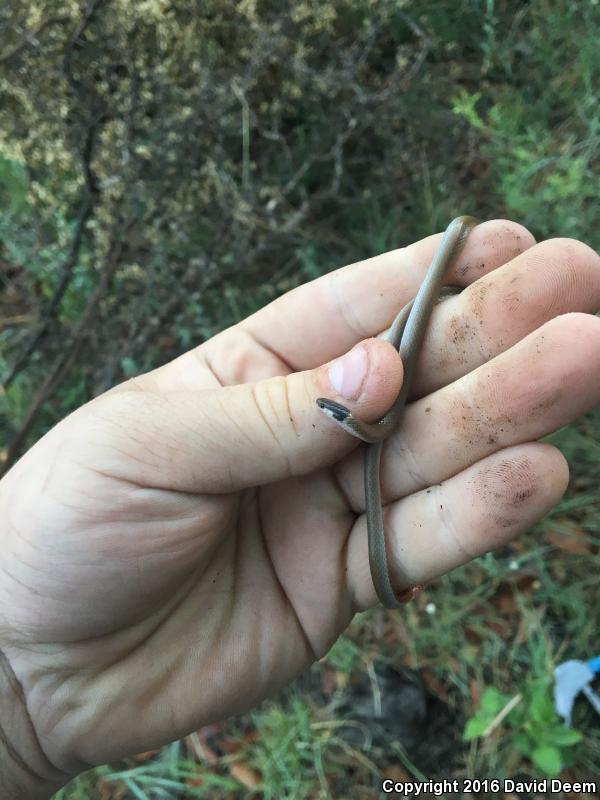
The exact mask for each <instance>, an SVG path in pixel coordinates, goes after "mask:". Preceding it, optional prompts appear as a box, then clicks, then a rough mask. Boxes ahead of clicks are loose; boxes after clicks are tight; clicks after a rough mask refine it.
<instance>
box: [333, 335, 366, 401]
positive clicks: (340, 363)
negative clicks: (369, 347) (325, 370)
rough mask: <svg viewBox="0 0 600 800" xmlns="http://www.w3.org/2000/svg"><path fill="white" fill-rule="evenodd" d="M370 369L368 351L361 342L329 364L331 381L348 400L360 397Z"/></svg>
mask: <svg viewBox="0 0 600 800" xmlns="http://www.w3.org/2000/svg"><path fill="white" fill-rule="evenodd" d="M368 369H369V359H368V357H367V351H366V350H365V348H364V347H363V346H362V345H361V344H359V345H356V347H353V348H352V350H350V352H349V353H346V355H345V356H342V357H341V358H338V359H336V360H335V361H333V362H332V363H331V364H330V365H329V382H330V383H331V385H332V387H333V388H334V390H335V392H336V393H337V394H338V395H340V396H341V397H345V398H346V400H356V399H357V398H358V397H360V393H361V391H362V387H363V383H364V382H365V378H366V377H367V371H368Z"/></svg>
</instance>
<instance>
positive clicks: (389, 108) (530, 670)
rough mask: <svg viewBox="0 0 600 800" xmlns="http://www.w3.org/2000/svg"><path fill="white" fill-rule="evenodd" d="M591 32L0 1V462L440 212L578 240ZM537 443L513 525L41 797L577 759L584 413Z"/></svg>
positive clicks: (346, 785) (592, 459)
mask: <svg viewBox="0 0 600 800" xmlns="http://www.w3.org/2000/svg"><path fill="white" fill-rule="evenodd" d="M599 40H600V9H599V7H598V1H597V0H533V1H532V2H508V1H507V0H504V1H502V0H498V1H497V2H494V0H435V2H434V0H414V1H413V0H405V1H404V2H402V0H395V1H394V0H302V1H301V2H292V3H290V2H283V0H239V1H238V2H225V0H203V2H202V3H199V2H195V0H139V1H138V2H131V1H130V0H90V1H88V0H86V1H85V2H83V1H82V0H46V2H43V3H42V2H39V0H35V1H32V0H3V3H2V5H1V7H0V380H1V384H0V466H1V467H2V469H4V470H5V469H7V468H8V467H9V466H10V464H11V463H13V462H14V460H15V459H16V458H18V456H19V455H20V454H21V453H22V452H23V451H24V449H26V448H27V447H28V446H30V445H31V444H32V443H33V442H34V441H36V439H38V438H39V437H40V436H41V435H43V434H44V432H45V431H47V430H48V429H49V428H50V427H51V426H52V425H53V424H54V423H55V422H56V421H57V420H59V419H60V418H62V417H63V416H65V415H66V414H67V413H68V412H69V411H70V410H72V409H73V408H75V407H77V406H79V405H80V404H82V403H84V402H85V401H87V400H88V399H90V398H91V397H93V396H95V395H96V394H98V393H100V392H102V391H104V390H105V389H107V388H108V387H109V386H111V385H113V384H115V383H117V382H119V381H120V380H122V379H124V378H126V377H128V376H131V375H133V374H136V373H138V372H141V371H145V370H147V369H150V368H152V367H153V366H156V365H157V364H159V363H163V362H165V361H166V360H168V359H171V358H173V357H174V356H176V355H177V354H178V353H180V352H182V351H184V350H186V349H188V348H190V347H192V346H194V345H196V344H198V343H200V342H201V341H203V340H204V339H205V338H207V337H210V336H211V335H212V334H213V333H215V332H216V331H218V330H220V329H222V328H224V327H226V326H228V325H230V324H231V323H233V322H235V321H236V320H238V319H240V318H242V317H244V316H246V315H247V314H249V313H250V312H252V311H253V310H255V309H256V308H258V307H260V306H262V305H264V304H266V303H267V302H269V301H270V300H271V299H272V298H274V297H276V296H277V295H278V294H280V293H282V292H285V291H287V290H288V289H290V288H292V287H293V286H296V285H297V284H299V283H302V282H304V281H306V280H310V279H312V278H314V277H316V276H318V275H319V274H321V273H323V272H326V271H328V270H329V269H332V268H334V267H337V266H340V265H342V264H345V263H351V262H353V261H357V260H359V259H362V258H365V257H369V256H372V255H375V254H377V253H380V252H383V251H386V250H389V249H393V248H396V247H399V246H401V245H403V244H406V243H408V242H410V241H413V240H415V239H418V238H419V237H422V236H424V235H427V234H429V233H431V232H433V231H436V230H441V229H443V228H444V227H445V225H446V224H447V221H448V220H449V219H451V218H452V217H453V216H455V215H456V214H457V213H472V214H475V215H477V216H478V217H481V218H484V219H485V218H490V217H501V216H505V217H509V218H513V219H516V220H518V221H520V222H522V223H523V224H525V225H526V226H528V227H529V228H530V229H531V231H532V232H533V233H534V235H535V236H536V237H537V238H538V239H542V238H545V237H550V236H571V237H575V238H578V239H582V240H584V241H586V242H587V243H588V244H591V245H592V246H593V247H596V248H598V247H599V245H600V234H599V232H598V231H599V229H598V211H599V203H598V172H597V168H598V155H599V147H600V105H599V103H598V100H599V98H598V87H599V86H600V80H599V78H600V75H599V73H600V59H599V58H598V50H597V47H598V41H599ZM550 440H551V441H553V442H554V443H556V444H557V445H558V446H559V447H561V449H562V450H563V452H564V453H565V455H566V456H567V458H568V460H569V462H570V466H571V475H572V478H571V485H570V488H569V492H568V494H567V495H566V497H565V498H564V500H563V501H562V502H561V503H560V504H559V505H558V506H557V507H556V508H555V509H554V510H553V511H552V513H551V514H549V515H548V517H547V518H546V519H545V520H544V521H543V522H542V523H540V524H539V525H538V526H536V527H535V529H534V530H533V531H531V533H530V534H529V535H527V536H525V537H523V538H521V539H520V540H519V541H518V542H516V543H514V544H512V545H511V546H509V547H507V548H505V549H504V550H502V551H500V552H497V553H495V554H491V555H488V556H486V557H485V558H482V559H479V560H478V561H477V563H475V564H472V565H469V566H468V567H466V568H464V569H461V570H458V571H456V572H454V573H453V574H452V575H450V576H448V577H446V578H445V579H444V580H442V581H440V582H439V584H438V585H436V586H433V587H431V588H430V589H428V590H427V591H426V592H425V593H424V594H423V595H422V596H421V597H420V598H419V599H418V600H417V601H416V602H413V603H412V604H411V605H410V606H409V607H407V609H406V611H405V612H402V613H401V614H396V613H386V612H383V611H382V610H381V609H376V610H373V611H371V612H369V613H367V614H362V615H359V616H358V617H357V619H356V620H355V622H354V623H353V625H352V626H351V628H350V630H349V631H348V632H347V633H346V634H345V635H344V636H343V637H342V638H341V639H340V640H339V641H338V643H337V644H336V645H335V647H334V649H333V650H332V652H331V653H330V654H329V655H328V656H327V657H326V658H325V659H324V660H323V662H321V663H320V664H318V665H315V667H314V668H313V669H312V670H311V671H310V673H308V674H307V676H305V678H303V679H302V681H300V682H299V683H298V684H297V685H296V686H294V687H292V688H291V689H290V690H289V691H288V692H286V693H285V694H284V695H282V696H281V697H280V698H278V699H277V701H276V702H272V703H267V704H265V705H264V706H263V707H261V708H260V709H258V710H257V711H256V713H254V714H252V715H249V716H248V717H245V718H243V719H239V720H236V721H233V722H230V723H226V724H220V725H214V726H210V727H209V728H205V729H203V730H201V731H198V732H196V733H194V734H192V735H191V736H189V737H187V738H186V739H185V740H184V741H182V742H177V743H174V744H173V745H171V746H169V747H167V748H165V749H164V750H163V751H161V752H152V753H145V754H141V755H140V756H138V757H136V758H132V759H130V760H128V761H127V762H124V763H122V764H116V765H112V766H110V767H102V768H100V769H98V770H94V771H92V772H90V773H87V774H86V775H84V776H82V777H80V778H78V779H77V780H76V781H74V782H73V783H72V784H70V785H69V786H68V787H67V788H65V789H64V790H62V791H61V792H59V794H58V795H57V796H56V797H57V800H75V798H101V800H111V799H112V798H119V799H121V798H173V799H174V798H186V797H206V798H222V797H228V798H229V797H231V798H238V797H239V798H247V797H255V796H262V797H266V798H283V799H284V800H285V799H287V798H329V797H352V798H362V797H365V798H367V797H368V798H372V797H375V796H377V795H378V791H379V790H378V788H377V787H378V786H380V781H381V779H382V777H391V778H393V779H395V780H408V779H409V778H420V777H423V776H427V777H429V778H438V779H439V778H452V777H458V778H461V777H464V776H471V777H480V778H481V777H486V776H487V777H490V776H493V777H502V776H503V775H504V776H509V777H510V776H512V777H514V776H523V777H525V776H533V777H537V778H540V777H543V776H544V775H556V774H559V773H561V774H562V775H563V777H566V778H579V779H581V778H585V777H586V776H589V775H593V774H598V772H599V771H600V728H599V725H598V719H597V718H596V717H594V716H593V714H592V711H591V709H589V708H587V707H586V706H585V705H583V704H582V705H580V706H578V707H577V711H576V715H575V725H576V728H577V729H578V730H579V731H580V735H579V736H578V735H577V734H575V735H574V736H569V735H566V734H565V732H564V729H563V728H562V727H561V726H559V725H558V722H557V719H556V718H555V716H554V713H553V710H552V703H551V678H552V668H553V666H554V665H555V664H556V663H557V661H560V660H562V659H565V658H568V657H574V658H584V659H585V658H587V657H590V656H592V655H594V654H595V652H597V651H599V650H600V636H599V634H598V624H597V623H598V619H599V618H600V613H599V612H600V588H599V582H598V575H599V574H600V548H599V544H600V515H599V513H598V511H599V507H598V506H599V497H600V492H599V488H598V486H599V478H600V415H599V414H598V413H597V412H593V413H592V414H590V415H588V416H587V417H585V418H583V419H581V420H580V421H578V422H577V423H576V424H575V425H572V426H569V427H568V428H565V429H562V430H561V431H559V432H558V433H557V434H555V435H554V436H552V437H550ZM507 709H508V713H506V712H507ZM465 724H466V728H465ZM463 731H464V736H463ZM484 794H485V793H484Z"/></svg>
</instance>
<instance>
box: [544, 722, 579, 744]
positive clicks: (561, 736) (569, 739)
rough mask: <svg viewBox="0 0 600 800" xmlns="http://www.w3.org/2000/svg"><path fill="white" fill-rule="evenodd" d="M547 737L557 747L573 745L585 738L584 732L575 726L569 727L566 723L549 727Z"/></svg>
mask: <svg viewBox="0 0 600 800" xmlns="http://www.w3.org/2000/svg"><path fill="white" fill-rule="evenodd" d="M545 739H546V741H547V742H549V743H550V744H554V745H556V746H557V747H571V746H572V745H574V744H577V742H580V741H581V740H582V739H583V734H581V733H580V732H579V731H575V730H573V728H567V727H566V726H565V725H560V726H558V725H557V726H556V727H555V726H552V727H550V728H548V730H547V732H546V736H545Z"/></svg>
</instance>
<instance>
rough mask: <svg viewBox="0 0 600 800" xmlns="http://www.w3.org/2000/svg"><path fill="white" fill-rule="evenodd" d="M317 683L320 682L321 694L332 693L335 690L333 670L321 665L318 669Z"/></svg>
mask: <svg viewBox="0 0 600 800" xmlns="http://www.w3.org/2000/svg"><path fill="white" fill-rule="evenodd" d="M319 683H320V684H321V691H322V692H323V694H325V695H330V694H333V693H334V691H335V690H336V682H335V670H334V669H332V668H331V667H326V666H324V665H322V666H321V669H320V670H319Z"/></svg>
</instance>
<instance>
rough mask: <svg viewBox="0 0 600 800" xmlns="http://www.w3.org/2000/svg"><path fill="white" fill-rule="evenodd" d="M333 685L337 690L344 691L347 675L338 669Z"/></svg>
mask: <svg viewBox="0 0 600 800" xmlns="http://www.w3.org/2000/svg"><path fill="white" fill-rule="evenodd" d="M335 685H336V687H337V688H338V689H345V688H346V686H347V685H348V675H347V674H346V673H345V672H342V670H340V669H336V671H335Z"/></svg>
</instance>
